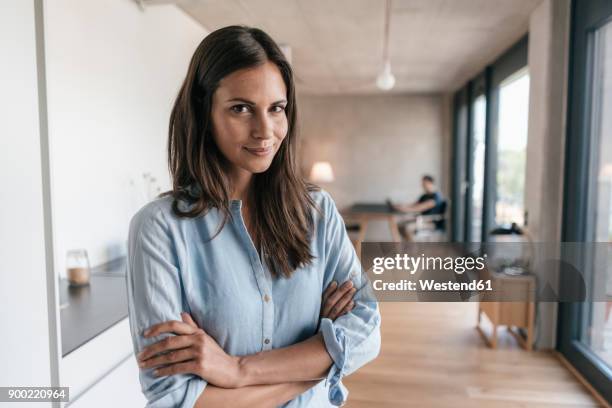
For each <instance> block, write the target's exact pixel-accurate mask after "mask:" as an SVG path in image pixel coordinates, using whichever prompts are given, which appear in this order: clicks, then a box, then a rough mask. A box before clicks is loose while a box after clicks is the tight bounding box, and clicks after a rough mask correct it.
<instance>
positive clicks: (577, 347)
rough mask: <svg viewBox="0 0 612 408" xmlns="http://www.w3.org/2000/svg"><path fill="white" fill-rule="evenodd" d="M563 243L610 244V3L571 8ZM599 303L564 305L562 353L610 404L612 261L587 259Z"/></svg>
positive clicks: (586, 2)
mask: <svg viewBox="0 0 612 408" xmlns="http://www.w3.org/2000/svg"><path fill="white" fill-rule="evenodd" d="M572 19H573V25H572V45H571V46H572V61H571V75H570V95H569V98H568V135H567V145H566V151H567V155H566V169H567V172H566V186H565V200H564V229H563V239H564V241H582V242H603V243H610V242H612V2H611V1H608V0H576V1H575V2H574V4H573V16H572ZM587 261H588V262H585V266H584V271H585V278H586V279H588V280H589V281H590V284H591V285H590V286H591V287H592V288H593V290H594V291H598V292H597V293H596V294H594V295H593V298H594V299H595V300H596V301H588V302H583V303H563V304H561V305H560V313H559V346H558V347H559V350H560V351H561V352H562V353H563V354H564V355H565V356H566V358H567V359H568V360H569V361H570V362H571V363H572V364H573V365H574V366H575V367H576V368H577V369H578V370H579V371H580V372H581V373H582V375H584V376H585V377H586V378H587V380H588V381H589V382H590V383H591V384H593V386H594V387H595V388H596V389H597V390H598V391H599V392H600V393H601V394H602V395H603V396H604V398H606V399H607V400H608V401H609V402H612V386H611V384H612V313H611V309H612V272H611V270H612V260H610V259H609V257H602V258H601V259H587Z"/></svg>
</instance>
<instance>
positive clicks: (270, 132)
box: [251, 112, 274, 139]
mask: <svg viewBox="0 0 612 408" xmlns="http://www.w3.org/2000/svg"><path fill="white" fill-rule="evenodd" d="M251 134H252V136H253V137H255V138H257V139H270V138H272V137H274V122H273V121H272V118H270V116H269V115H268V113H267V112H259V113H258V114H257V115H256V117H255V123H254V125H253V129H252V132H251Z"/></svg>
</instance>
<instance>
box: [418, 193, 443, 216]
mask: <svg viewBox="0 0 612 408" xmlns="http://www.w3.org/2000/svg"><path fill="white" fill-rule="evenodd" d="M428 200H434V201H435V202H436V205H435V207H433V208H430V209H429V210H425V211H421V214H422V215H438V214H442V206H441V204H442V196H441V195H440V193H439V192H437V191H436V192H433V193H425V194H423V195H422V196H420V197H419V200H418V202H419V203H424V202H425V201H428Z"/></svg>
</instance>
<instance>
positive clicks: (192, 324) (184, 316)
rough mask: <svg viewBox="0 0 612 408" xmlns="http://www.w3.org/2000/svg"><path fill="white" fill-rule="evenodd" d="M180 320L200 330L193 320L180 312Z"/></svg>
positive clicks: (188, 315) (187, 314)
mask: <svg viewBox="0 0 612 408" xmlns="http://www.w3.org/2000/svg"><path fill="white" fill-rule="evenodd" d="M181 319H183V322H185V323H187V324H188V325H190V326H193V327H196V328H200V326H198V324H197V323H196V322H195V321H194V320H193V318H192V317H191V315H190V314H189V313H186V312H182V313H181Z"/></svg>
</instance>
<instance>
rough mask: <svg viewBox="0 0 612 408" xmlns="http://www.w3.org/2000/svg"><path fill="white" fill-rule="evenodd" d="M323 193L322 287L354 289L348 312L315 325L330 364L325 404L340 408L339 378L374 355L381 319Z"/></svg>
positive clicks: (341, 226)
mask: <svg viewBox="0 0 612 408" xmlns="http://www.w3.org/2000/svg"><path fill="white" fill-rule="evenodd" d="M323 194H324V199H323V209H324V213H325V225H324V234H325V238H324V239H325V272H324V282H323V284H324V287H327V286H328V285H329V284H330V283H331V282H332V281H334V280H335V281H336V282H338V284H341V283H342V282H344V281H346V280H348V279H351V280H352V281H353V285H354V287H355V288H356V289H357V291H356V293H355V295H354V297H353V300H354V301H355V306H354V308H353V310H352V311H351V312H349V313H347V314H345V315H343V316H340V317H339V318H337V319H336V320H335V321H332V320H330V319H327V318H324V319H322V320H321V324H320V326H319V331H320V332H321V333H322V335H323V339H324V341H325V347H326V348H327V352H328V353H329V355H330V356H331V358H332V360H333V362H334V363H333V365H332V367H331V369H330V371H329V373H328V375H327V379H326V385H327V386H328V390H329V401H330V402H331V403H332V404H333V405H336V406H340V405H343V404H344V403H345V402H346V399H347V397H348V390H347V389H346V388H345V387H344V385H343V384H342V378H343V377H344V376H345V375H349V374H351V373H353V372H354V371H356V370H357V369H358V368H360V367H361V366H363V365H364V364H366V363H368V362H369V361H372V360H373V359H374V358H376V356H378V353H379V351H380V320H381V319H380V312H379V309H378V303H377V302H376V299H375V297H374V296H373V295H372V291H371V290H370V288H369V284H368V281H367V279H366V276H365V274H363V273H362V268H361V263H360V261H359V258H358V257H357V254H356V252H355V249H354V247H353V244H352V243H351V241H350V239H349V237H348V234H347V232H346V228H345V226H344V221H343V219H342V217H341V215H340V213H339V212H338V209H337V208H336V205H335V203H334V202H333V200H332V199H331V197H330V196H329V195H328V194H327V193H326V192H323Z"/></svg>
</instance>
